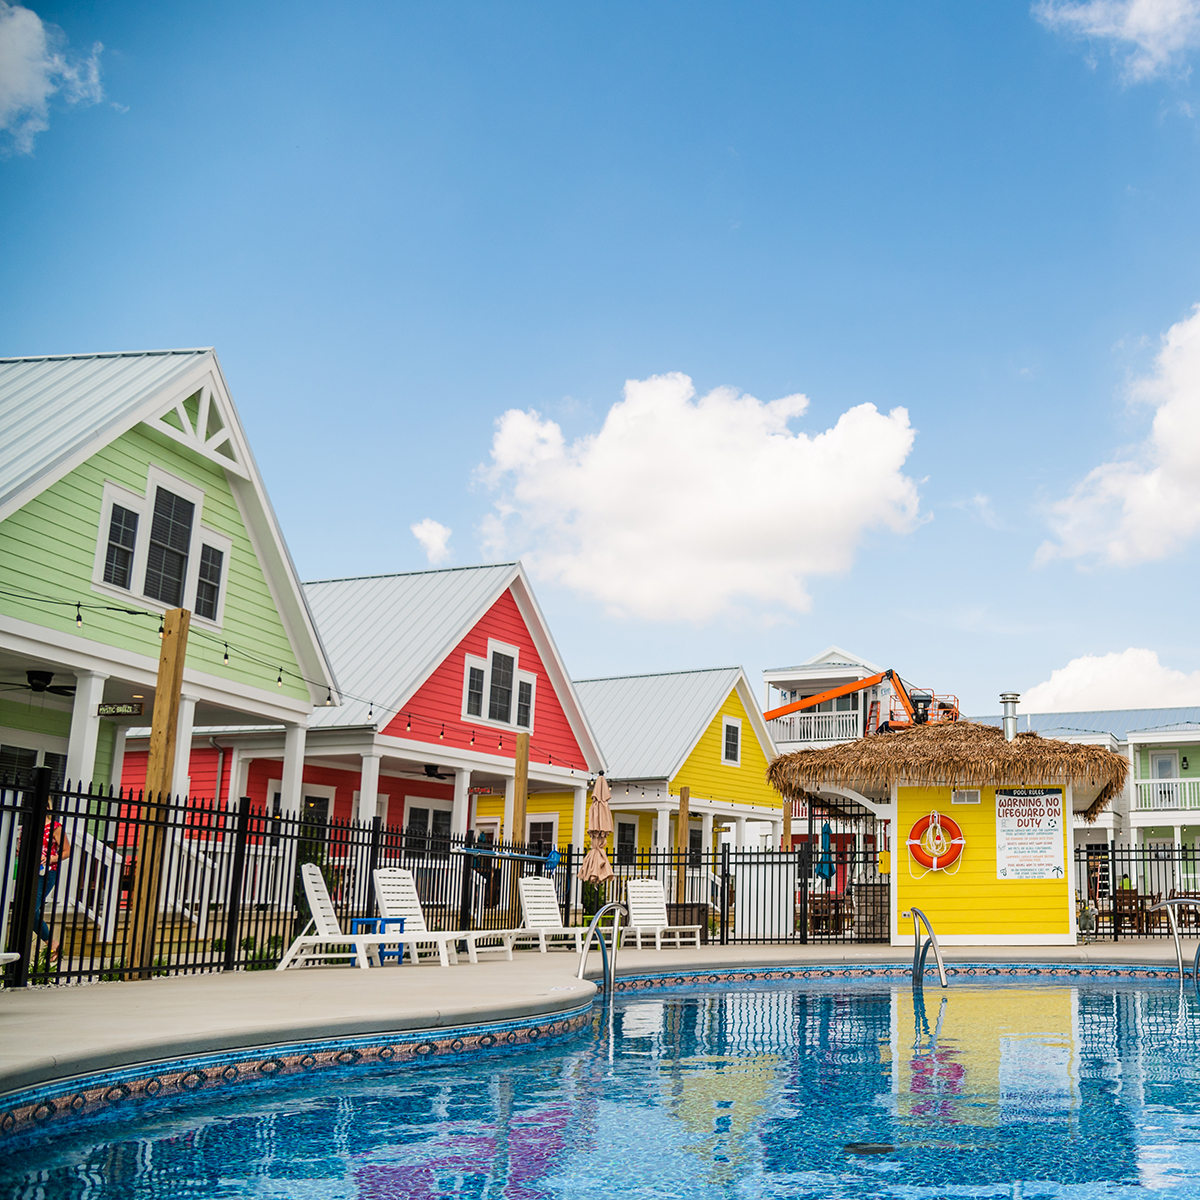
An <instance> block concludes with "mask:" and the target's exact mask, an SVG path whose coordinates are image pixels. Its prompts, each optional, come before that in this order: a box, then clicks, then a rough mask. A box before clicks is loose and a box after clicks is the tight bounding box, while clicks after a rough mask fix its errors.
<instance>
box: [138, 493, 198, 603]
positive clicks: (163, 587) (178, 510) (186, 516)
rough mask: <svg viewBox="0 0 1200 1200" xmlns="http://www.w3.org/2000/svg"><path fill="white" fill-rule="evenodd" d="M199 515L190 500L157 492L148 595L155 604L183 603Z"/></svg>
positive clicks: (147, 564) (149, 560) (147, 574)
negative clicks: (184, 586) (159, 602)
mask: <svg viewBox="0 0 1200 1200" xmlns="http://www.w3.org/2000/svg"><path fill="white" fill-rule="evenodd" d="M195 512H196V506H195V505H194V504H193V503H192V502H191V501H190V500H185V499H184V498H183V497H182V496H176V495H175V493H174V492H168V491H167V489H166V488H164V487H160V488H158V489H157V491H156V492H155V496H154V520H153V521H152V522H151V525H150V550H149V553H148V555H147V557H146V588H145V591H146V595H147V596H149V597H150V599H151V600H161V601H162V602H163V603H164V604H167V605H170V606H171V607H172V608H175V607H178V606H179V605H181V604H182V603H183V583H184V580H185V579H186V577H187V564H188V550H189V548H190V547H191V544H192V518H193V517H194V516H195Z"/></svg>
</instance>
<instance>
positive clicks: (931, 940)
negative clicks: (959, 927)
mask: <svg viewBox="0 0 1200 1200" xmlns="http://www.w3.org/2000/svg"><path fill="white" fill-rule="evenodd" d="M909 912H910V913H911V914H912V919H913V973H912V979H913V987H915V988H918V987H924V986H925V957H926V955H928V953H929V947H930V946H932V947H933V957H934V958H935V959H936V960H937V969H938V978H939V979H940V980H941V981H942V987H946V964H945V963H943V962H942V951H941V948H940V947H939V946H938V940H937V934H936V933H934V932H933V926H932V925H930V923H929V918H928V917H927V916H926V915H925V914H924V913H923V912H922V911H921V910H920V909H919V908H917V907H915V906H913V907H910V909H909ZM921 925H924V926H925V929H926V931H927V932H928V934H929V936H928V937H927V938H926V939H925V946H924V948H923V949H922V947H921Z"/></svg>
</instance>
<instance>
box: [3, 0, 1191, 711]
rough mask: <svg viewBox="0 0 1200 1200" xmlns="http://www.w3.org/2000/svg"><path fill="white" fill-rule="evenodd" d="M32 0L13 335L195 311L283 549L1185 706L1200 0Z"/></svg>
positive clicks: (13, 104)
mask: <svg viewBox="0 0 1200 1200" xmlns="http://www.w3.org/2000/svg"><path fill="white" fill-rule="evenodd" d="M24 11H25V10H21V9H19V8H15V7H10V6H8V5H0V64H3V63H5V62H8V63H10V64H11V63H12V62H14V61H19V64H20V65H21V70H23V71H30V70H31V71H33V75H32V76H30V77H29V79H30V80H31V81H32V82H28V81H27V82H28V87H27V88H26V90H25V91H24V92H21V91H20V89H19V88H17V86H16V85H15V84H12V83H11V80H12V79H13V78H15V76H12V75H10V84H9V85H5V84H4V83H3V81H2V80H0V127H3V128H4V129H5V130H6V132H5V133H3V134H0V138H4V139H5V140H4V146H5V154H4V157H3V158H0V206H2V207H0V212H2V213H3V215H4V221H3V226H2V228H3V235H2V236H3V243H2V251H0V354H4V355H28V354H40V353H68V352H81V351H92V350H116V349H145V348H157V347H165V346H198V345H215V346H216V347H217V350H218V353H219V354H220V357H221V361H222V363H223V366H224V368H225V372H226V376H227V378H228V380H229V383H230V386H231V389H232V391H233V394H234V397H235V400H236V401H237V403H238V406H239V408H240V411H241V413H242V416H243V419H244V421H245V423H246V425H247V428H248V430H249V433H250V437H251V441H252V444H253V446H254V449H255V453H256V455H257V458H258V460H259V464H260V467H261V468H262V471H263V474H264V476H265V478H266V481H267V486H268V488H269V490H270V492H271V495H272V498H273V501H274V503H275V506H276V508H277V510H278V513H279V516H280V518H281V521H282V523H283V526H284V529H285V532H286V534H287V537H288V540H289V543H290V545H291V548H292V552H293V555H294V557H295V559H296V561H297V564H298V566H299V569H300V571H301V574H302V576H303V577H305V578H326V577H332V576H341V575H353V574H367V573H378V572H387V571H394V570H416V569H421V568H422V567H424V566H426V565H428V562H429V558H428V557H427V551H426V548H423V546H422V544H421V543H420V542H419V541H418V539H417V538H416V537H414V535H413V533H412V532H411V531H410V529H411V526H412V525H414V524H418V523H420V522H422V521H430V522H436V523H437V524H438V525H440V526H442V527H444V528H446V529H449V530H451V531H452V532H451V533H450V535H449V538H448V542H447V543H446V551H445V553H446V557H445V558H443V559H442V561H444V562H445V563H447V564H450V565H462V564H468V563H472V562H478V561H486V560H489V559H494V558H499V557H510V556H517V555H520V556H522V557H524V558H525V560H526V562H527V563H528V564H529V566H530V569H531V572H532V573H533V577H534V582H535V586H536V587H537V590H538V594H539V597H540V599H541V601H542V604H543V607H544V608H545V610H546V612H547V615H548V617H549V619H550V622H551V625H552V627H553V629H554V631H555V633H556V636H557V638H558V640H559V643H560V648H561V649H562V651H563V653H564V656H565V657H566V660H567V662H568V665H569V666H570V668H571V669H572V671H573V672H574V673H575V674H576V675H577V676H579V677H584V676H590V675H600V674H621V673H627V672H640V671H657V670H670V669H679V668H687V667H693V666H708V665H718V664H725V663H730V662H735V663H737V662H740V663H742V664H744V665H745V666H746V668H747V669H748V670H749V671H750V672H751V675H752V678H757V675H758V672H759V671H761V669H762V668H763V667H767V666H776V665H781V664H785V663H792V662H798V661H801V660H802V659H804V658H807V657H808V656H810V655H811V654H813V653H815V652H817V651H819V650H821V649H823V648H824V647H825V646H826V645H828V644H830V643H836V644H839V645H842V646H845V647H847V648H849V649H852V650H856V651H858V652H860V653H861V654H863V655H864V656H866V657H868V658H869V659H872V660H874V661H875V662H878V663H880V664H881V665H883V666H894V667H896V668H898V669H899V670H900V671H901V672H902V673H903V674H904V676H905V677H906V678H909V679H911V680H913V681H914V682H916V683H918V684H921V685H925V686H933V687H935V688H937V689H938V690H939V691H954V692H957V693H958V694H959V695H960V696H961V697H962V698H963V700H964V703H965V706H966V708H967V709H968V710H971V711H980V710H986V711H991V710H993V709H995V708H996V707H997V706H996V703H995V696H996V693H997V692H999V691H1000V690H1002V689H1007V688H1016V689H1018V690H1022V691H1027V690H1028V689H1030V688H1032V687H1033V686H1034V685H1039V684H1046V683H1047V682H1048V681H1049V680H1050V679H1051V676H1052V672H1054V671H1056V670H1057V671H1062V670H1063V669H1064V668H1067V667H1068V664H1069V663H1071V662H1072V661H1073V660H1080V659H1083V660H1085V661H1084V662H1083V664H1082V665H1078V664H1077V665H1076V666H1075V667H1072V668H1071V669H1070V670H1071V673H1069V674H1066V675H1060V676H1058V677H1057V678H1058V680H1059V685H1060V686H1058V690H1057V692H1054V691H1052V690H1049V691H1048V690H1047V689H1046V688H1043V689H1042V690H1041V691H1040V692H1039V693H1035V696H1040V697H1041V698H1042V700H1043V701H1044V702H1045V704H1046V705H1052V704H1054V703H1058V704H1059V706H1060V707H1061V706H1064V705H1067V704H1068V701H1070V703H1075V702H1076V700H1077V699H1078V698H1079V697H1080V696H1084V697H1085V698H1086V699H1088V700H1089V701H1091V703H1090V704H1089V705H1088V706H1107V705H1108V704H1110V703H1113V704H1121V703H1151V702H1154V701H1155V699H1156V698H1161V702H1162V703H1175V702H1180V701H1181V700H1183V701H1186V700H1188V699H1191V702H1194V703H1200V674H1194V673H1197V672H1200V647H1198V646H1197V639H1196V636H1195V629H1196V620H1195V617H1194V615H1193V613H1194V609H1195V593H1196V587H1197V582H1198V581H1197V572H1196V568H1195V549H1196V541H1195V537H1196V534H1197V533H1198V532H1200V348H1198V347H1200V318H1196V317H1193V307H1194V306H1195V305H1196V304H1197V303H1198V302H1200V232H1198V228H1200V227H1198V222H1197V220H1196V213H1197V211H1200V124H1198V121H1200V94H1198V89H1197V85H1196V82H1195V78H1194V73H1193V70H1192V68H1193V65H1194V63H1195V60H1196V56H1197V50H1196V44H1197V40H1198V37H1197V35H1198V33H1200V11H1198V8H1197V4H1196V3H1193V2H1192V0H1179V2H1177V3H1168V2H1167V0H1140V4H1139V5H1137V6H1131V5H1130V4H1128V3H1126V2H1125V0H1104V2H1101V0H1095V2H1093V3H1084V4H1076V5H1073V4H1058V5H1056V6H1051V7H1049V8H1042V9H1038V10H1031V9H1030V8H1028V7H1025V6H1023V5H1021V4H1011V5H998V4H997V5H964V4H961V3H945V4H919V5H893V4H886V3H878V4H825V5H794V4H753V5H745V4H742V5H731V4H726V5H716V4H705V3H687V4H654V3H652V4H645V3H637V4H619V3H611V4H604V5H587V4H579V5H558V4H536V3H526V4H503V3H491V4H486V5H482V4H477V3H472V4H456V3H439V4H436V5H434V4H397V3H388V4H358V5H353V6H336V7H333V8H331V7H330V6H327V5H320V6H318V5H305V4H288V5H284V4H271V3H259V4H255V5H249V6H247V5H233V4H228V5H222V4H201V5H194V6H178V5H161V4H148V3H136V2H128V0H127V2H125V3H122V4H119V5H118V4H111V3H108V4H106V3H94V4H76V5H71V4H68V5H49V4H46V5H34V6H33V12H34V13H36V29H35V20H34V19H33V18H31V17H26V16H24V15H23V13H24ZM1147 14H1149V15H1147ZM1139 22H1140V23H1139ZM37 29H41V30H42V31H43V34H44V36H45V37H46V38H47V39H48V40H47V41H46V43H45V47H44V52H43V51H42V50H39V49H38V47H37V45H36V44H35V43H36V32H37ZM31 38H32V39H33V40H32V41H31ZM6 41H7V47H6ZM96 43H100V44H101V45H102V49H99V50H96V49H94V46H95V44H96ZM14 47H15V49H14ZM18 52H19V53H18ZM6 54H7V55H8V57H7V58H6V57H5V55H6ZM14 54H16V55H17V58H14V57H13V55H14ZM39 54H40V55H41V58H38V55H39ZM21 56H23V57H21ZM55 56H57V57H55ZM31 64H32V65H31ZM39 64H40V65H39ZM39 70H40V71H41V72H42V74H41V75H38V74H37V71H39ZM24 78H25V77H24V76H22V79H24ZM18 82H19V81H18ZM6 86H7V91H6V90H5V89H6ZM39 88H40V90H39ZM30 89H32V90H30ZM42 126H44V127H42ZM1169 331H1174V332H1173V333H1172V335H1171V336H1172V338H1173V341H1172V342H1171V343H1170V344H1169V345H1166V348H1165V349H1164V342H1163V339H1164V337H1166V336H1167V335H1168V332H1169ZM672 374H674V375H675V376H680V375H682V376H687V377H689V378H690V380H691V381H692V386H693V388H694V396H691V397H690V398H689V392H688V389H687V386H686V384H684V383H683V381H682V380H680V379H679V378H677V377H676V378H670V376H672ZM659 376H666V377H668V378H659V379H656V378H655V377H659ZM627 380H633V381H640V383H639V384H638V385H637V386H635V387H634V388H632V389H631V391H630V393H629V398H628V399H625V398H624V397H625V392H624V389H625V385H626V381H627ZM714 389H731V390H729V391H718V392H716V393H715V394H713V393H714ZM738 394H741V398H740V399H738V398H737V395H738ZM799 394H802V395H803V396H805V397H807V404H804V403H803V402H801V401H795V400H793V401H788V402H787V403H785V404H783V405H782V406H780V405H775V406H774V407H765V406H768V405H770V403H771V402H774V401H781V400H783V399H784V398H786V397H794V396H797V395H799ZM746 397H751V398H756V400H755V399H746ZM760 402H761V403H760ZM866 405H872V406H874V409H873V410H869V409H866V408H864V407H863V406H866ZM897 409H904V410H906V414H907V415H905V414H902V413H897V412H895V411H894V410H897ZM505 414H509V416H507V417H506V416H505ZM520 414H526V415H525V416H521V415H520ZM529 414H536V415H529ZM889 414H890V415H889ZM498 422H499V424H498ZM1156 422H1157V424H1156ZM1156 429H1157V431H1158V432H1157V435H1156V434H1155V430H1156ZM830 431H832V432H830ZM497 437H498V438H499V439H500V440H499V441H498V442H494V441H493V439H494V438H497ZM1089 474H1090V482H1085V481H1087V480H1088V479H1089ZM498 505H499V506H500V507H497V506H498ZM425 528H432V526H426V527H425ZM435 534H436V530H435ZM438 545H439V540H438V538H437V537H436V536H435V537H434V538H433V539H432V541H431V542H429V543H428V546H430V547H432V549H433V552H434V556H435V557H438V553H437V551H438ZM1131 648H1132V649H1134V650H1137V651H1141V652H1142V653H1141V655H1140V656H1134V657H1130V656H1129V655H1128V654H1127V653H1126V652H1127V651H1128V650H1130V649H1131ZM1108 655H1113V656H1115V657H1112V658H1105V657H1104V656H1108ZM1155 656H1157V657H1155ZM1092 659H1099V660H1100V661H1099V662H1098V663H1097V662H1093V661H1090V660H1092Z"/></svg>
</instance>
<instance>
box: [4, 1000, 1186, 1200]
mask: <svg viewBox="0 0 1200 1200" xmlns="http://www.w3.org/2000/svg"><path fill="white" fill-rule="evenodd" d="M613 1029H614V1037H613V1046H612V1054H611V1057H610V1051H609V1040H608V1029H607V1023H606V1022H605V1023H604V1025H603V1026H602V1025H601V1024H600V1023H599V1022H598V1023H597V1028H596V1031H595V1036H594V1037H585V1038H581V1039H578V1040H575V1041H573V1042H570V1043H567V1044H563V1045H560V1046H556V1047H544V1048H541V1049H538V1050H531V1051H526V1052H523V1053H520V1054H514V1055H512V1056H509V1057H497V1058H491V1059H486V1060H482V1059H481V1060H474V1061H469V1062H463V1063H459V1064H453V1065H451V1064H448V1065H442V1066H437V1065H428V1066H422V1067H420V1068H412V1067H410V1068H407V1069H397V1070H396V1071H394V1072H392V1073H391V1074H390V1075H387V1076H383V1075H379V1074H374V1073H372V1074H370V1075H369V1077H368V1076H367V1075H366V1074H364V1073H360V1074H358V1075H355V1074H354V1073H352V1072H351V1073H347V1074H344V1075H340V1076H338V1077H337V1078H336V1079H331V1077H329V1076H322V1077H319V1078H316V1079H313V1080H312V1081H300V1082H298V1083H295V1084H291V1085H287V1086H283V1085H280V1084H278V1083H275V1084H264V1085H262V1086H259V1087H257V1088H255V1089H252V1090H249V1091H237V1092H233V1093H230V1094H229V1095H228V1096H227V1097H223V1098H219V1099H214V1098H213V1096H211V1095H209V1096H207V1097H198V1098H196V1099H195V1100H194V1101H192V1102H189V1103H188V1104H184V1103H183V1102H181V1103H180V1106H178V1107H176V1108H173V1109H172V1108H162V1107H155V1108H151V1107H146V1108H145V1109H143V1110H141V1117H140V1119H139V1120H138V1121H137V1122H136V1123H133V1122H130V1123H129V1124H123V1125H117V1124H116V1123H103V1124H93V1125H91V1126H90V1127H88V1128H86V1129H84V1128H81V1129H80V1130H79V1131H78V1132H76V1133H74V1134H71V1135H63V1134H61V1133H60V1134H58V1135H57V1137H56V1140H55V1141H54V1142H53V1143H52V1144H51V1145H50V1146H48V1147H43V1148H39V1149H34V1150H27V1151H24V1152H21V1153H19V1154H15V1155H14V1154H10V1155H9V1156H8V1157H7V1159H6V1160H5V1161H4V1163H3V1164H2V1165H0V1200H3V1198H5V1197H13V1198H14V1200H15V1198H17V1197H20V1198H21V1200H34V1198H35V1197H36V1198H37V1200H57V1198H59V1197H78V1198H79V1200H108V1198H116V1197H120V1198H121V1200H126V1198H130V1197H143V1196H144V1197H155V1198H156V1200H157V1198H170V1197H197V1198H199V1197H235V1196H258V1197H285V1196H286V1197H304V1198H308V1197H312V1198H314V1200H317V1198H321V1200H324V1198H326V1197H338V1198H343V1197H344V1198H346V1200H351V1198H361V1200H392V1198H400V1197H405V1198H407V1197H442V1196H464V1197H480V1198H483V1197H489V1198H500V1197H504V1198H508V1200H542V1198H550V1197H556V1198H557V1197H583V1196H588V1197H616V1196H621V1197H625V1196H639V1197H641V1196H654V1197H659V1196H662V1197H674V1196H680V1197H685V1196H686V1197H688V1198H689V1200H692V1198H695V1197H702V1196H733V1195H735V1194H736V1195H739V1196H741V1195H754V1196H764V1197H785V1196H787V1197H793V1196H796V1197H801V1196H803V1197H808V1196H811V1197H854V1196H875V1197H881V1196H905V1197H914V1196H925V1197H934V1196H945V1195H948V1194H954V1195H980V1196H1026V1197H1029V1196H1054V1195H1061V1196H1071V1197H1076V1196H1078V1197H1084V1196H1088V1197H1090V1196H1105V1197H1119V1196H1125V1195H1129V1196H1132V1195H1133V1194H1134V1193H1135V1192H1138V1191H1140V1189H1143V1188H1152V1189H1154V1190H1155V1193H1156V1195H1158V1196H1163V1197H1167V1196H1195V1195H1197V1194H1200V1154H1198V1153H1197V1149H1198V1148H1200V1134H1198V1133H1197V1126H1198V1120H1200V1103H1198V1100H1197V1097H1198V1096H1200V1091H1198V1089H1197V1087H1196V1082H1197V1065H1198V1064H1200V1001H1198V1000H1197V998H1196V996H1195V994H1194V993H1191V992H1184V993H1182V994H1181V993H1178V992H1176V991H1175V990H1174V989H1169V988H1155V987H1151V988H1140V989H1139V988H1133V987H1128V986H1124V985H1122V986H1117V985H1113V986H1111V987H1101V986H1095V985H1088V986H1081V987H1079V988H1062V987H1055V986H1042V987H1037V986H1035V987H1027V988H1023V989H1015V988H1001V987H996V988H985V987H976V986H966V985H961V984H956V985H955V986H953V987H952V988H951V989H950V991H949V992H945V993H943V992H941V991H940V990H939V991H937V992H933V991H931V992H929V993H928V994H927V995H926V996H925V997H921V996H919V995H918V996H916V997H914V996H913V994H912V992H911V991H910V990H908V989H905V988H891V987H875V988H871V987H868V986H865V985H855V986H850V987H842V988H840V989H838V988H834V987H832V986H826V987H819V988H806V989H805V990H798V989H797V990H792V989H787V988H784V987H769V986H767V987H760V988H759V989H757V990H754V991H721V990H718V989H711V990H697V991H693V992H689V993H663V994H661V995H659V996H657V997H650V998H648V997H647V996H645V995H642V996H639V997H633V998H630V1000H628V1001H627V1002H619V1003H618V1007H617V1011H616V1017H615V1021H614V1026H613ZM889 1147H890V1148H891V1149H889Z"/></svg>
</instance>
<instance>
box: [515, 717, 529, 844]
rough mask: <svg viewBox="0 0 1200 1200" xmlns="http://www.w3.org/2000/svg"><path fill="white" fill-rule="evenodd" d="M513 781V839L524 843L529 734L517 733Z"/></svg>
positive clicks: (527, 792) (527, 795)
mask: <svg viewBox="0 0 1200 1200" xmlns="http://www.w3.org/2000/svg"><path fill="white" fill-rule="evenodd" d="M514 766H515V768H516V770H515V771H514V775H515V779H514V781H513V828H512V840H513V841H514V842H520V843H524V842H525V840H526V838H525V804H526V801H527V800H528V798H529V734H527V733H518V734H517V754H516V761H515V763H514Z"/></svg>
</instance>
